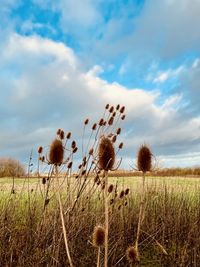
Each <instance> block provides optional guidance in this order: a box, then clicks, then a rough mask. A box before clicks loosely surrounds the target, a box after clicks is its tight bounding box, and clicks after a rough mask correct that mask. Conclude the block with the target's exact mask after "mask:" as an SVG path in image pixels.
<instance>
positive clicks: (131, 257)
mask: <svg viewBox="0 0 200 267" xmlns="http://www.w3.org/2000/svg"><path fill="white" fill-rule="evenodd" d="M126 258H127V260H128V261H129V262H130V263H131V264H135V263H137V262H139V255H138V252H137V250H136V248H135V247H134V246H130V247H129V248H127V250H126Z"/></svg>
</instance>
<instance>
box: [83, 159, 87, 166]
mask: <svg viewBox="0 0 200 267" xmlns="http://www.w3.org/2000/svg"><path fill="white" fill-rule="evenodd" d="M86 163H87V158H86V157H83V164H82V165H83V167H85V165H86Z"/></svg>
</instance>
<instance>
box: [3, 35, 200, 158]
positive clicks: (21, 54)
mask: <svg viewBox="0 0 200 267" xmlns="http://www.w3.org/2000/svg"><path fill="white" fill-rule="evenodd" d="M0 54H1V59H2V60H1V63H0V77H1V81H0V87H1V88H4V89H1V91H0V94H1V98H0V118H1V125H0V127H1V129H0V140H3V141H1V151H0V153H1V154H3V153H10V155H16V156H17V157H18V156H21V157H24V155H27V151H28V152H29V151H30V149H31V148H32V147H33V148H35V149H36V148H37V146H38V145H40V144H44V143H45V144H48V142H49V141H50V140H51V139H52V137H53V136H54V133H55V130H56V129H57V128H64V129H65V130H66V131H68V130H70V131H72V132H73V133H74V136H75V137H76V138H78V139H79V138H81V130H80V129H81V128H82V122H83V120H84V119H85V118H86V117H88V116H89V117H92V120H95V119H96V118H97V116H98V117H99V116H100V114H101V113H102V112H103V110H102V109H103V108H104V106H105V104H106V103H111V104H118V103H120V104H123V105H125V106H126V113H127V120H126V121H125V124H124V131H123V132H124V134H123V135H122V138H124V139H125V140H124V142H125V149H124V155H125V157H126V158H131V157H134V154H135V153H136V150H137V147H138V146H139V145H140V144H141V143H142V142H144V141H146V142H147V143H149V144H152V147H153V149H154V150H155V152H156V153H158V154H165V155H167V154H172V153H174V154H175V153H177V154H180V153H182V154H184V153H186V152H188V151H189V150H191V151H192V152H195V149H196V150H198V149H199V145H197V144H198V142H199V139H198V138H199V136H200V132H199V131H200V119H199V117H192V118H191V117H185V116H184V114H183V115H181V114H180V110H179V101H180V95H172V96H170V97H169V98H167V99H165V101H164V103H162V104H160V105H158V104H157V102H158V99H159V97H160V92H159V91H145V90H143V89H142V88H132V89H127V88H126V87H124V86H122V85H120V84H118V83H109V82H107V81H106V80H104V79H102V78H100V77H99V76H98V74H99V72H100V71H102V68H100V67H99V66H94V67H93V68H92V69H91V70H89V71H88V72H84V71H83V70H82V69H81V67H80V65H81V64H80V62H79V60H78V58H77V57H76V55H75V54H74V52H73V51H72V50H71V49H70V48H68V47H67V46H66V45H64V44H63V43H57V42H54V41H51V40H48V39H44V38H41V37H39V36H29V37H24V36H20V35H17V34H12V36H10V38H9V39H8V42H7V43H6V44H5V46H4V47H3V49H2V50H1V52H0ZM13 66H14V70H13ZM16 70H17V74H16V75H14V76H12V74H13V72H15V71H16ZM5 73H7V74H5ZM9 73H10V79H7V77H8V74H9ZM13 137H14V138H13ZM5 140H6V141H5ZM18 151H19V152H18Z"/></svg>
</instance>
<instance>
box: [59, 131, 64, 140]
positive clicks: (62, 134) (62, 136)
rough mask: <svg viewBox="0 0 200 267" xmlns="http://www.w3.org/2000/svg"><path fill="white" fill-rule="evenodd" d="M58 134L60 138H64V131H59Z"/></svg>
mask: <svg viewBox="0 0 200 267" xmlns="http://www.w3.org/2000/svg"><path fill="white" fill-rule="evenodd" d="M59 136H60V139H61V140H63V139H64V138H65V133H64V131H63V130H61V131H60V134H59Z"/></svg>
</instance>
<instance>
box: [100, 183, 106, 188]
mask: <svg viewBox="0 0 200 267" xmlns="http://www.w3.org/2000/svg"><path fill="white" fill-rule="evenodd" d="M105 186H106V184H105V181H104V182H103V183H102V185H101V189H102V190H104V189H105Z"/></svg>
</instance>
